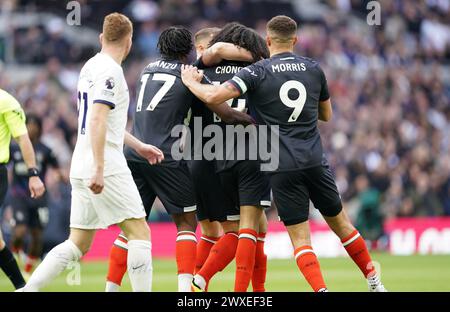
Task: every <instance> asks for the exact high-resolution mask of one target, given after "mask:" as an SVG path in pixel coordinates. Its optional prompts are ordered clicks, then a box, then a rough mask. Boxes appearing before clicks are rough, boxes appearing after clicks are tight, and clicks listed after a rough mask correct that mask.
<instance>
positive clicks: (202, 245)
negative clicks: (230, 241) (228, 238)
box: [194, 235, 220, 274]
mask: <svg viewBox="0 0 450 312" xmlns="http://www.w3.org/2000/svg"><path fill="white" fill-rule="evenodd" d="M219 239H220V238H219V237H211V236H206V235H202V237H201V238H200V241H199V242H198V244H197V256H196V259H195V271H194V274H196V273H197V272H198V271H200V269H201V268H202V267H203V264H205V261H206V259H208V256H209V252H210V251H211V248H213V246H214V244H215V243H217V241H218V240H219Z"/></svg>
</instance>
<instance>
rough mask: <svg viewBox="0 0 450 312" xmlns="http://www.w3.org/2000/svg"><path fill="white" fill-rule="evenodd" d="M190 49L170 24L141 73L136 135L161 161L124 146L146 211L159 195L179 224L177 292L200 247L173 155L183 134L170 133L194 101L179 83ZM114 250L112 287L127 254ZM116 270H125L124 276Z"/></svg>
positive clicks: (185, 179)
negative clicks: (151, 160) (155, 150)
mask: <svg viewBox="0 0 450 312" xmlns="http://www.w3.org/2000/svg"><path fill="white" fill-rule="evenodd" d="M192 48H193V42H192V35H191V33H190V32H189V31H188V30H187V29H185V28H183V27H170V28H167V29H166V30H164V31H163V32H162V33H161V35H160V37H159V41H158V49H159V52H160V54H161V58H160V59H158V60H157V61H155V62H152V63H150V64H149V65H148V66H147V67H146V68H145V69H144V70H143V72H142V74H141V79H140V82H141V83H140V86H139V87H138V90H137V91H138V92H137V94H138V99H137V103H136V112H135V114H134V121H133V131H132V133H133V135H134V136H136V137H137V138H139V140H142V141H143V142H146V143H150V142H151V143H152V144H154V145H155V146H157V147H158V148H159V149H160V150H161V151H162V152H163V153H164V160H163V162H162V163H161V164H158V165H154V166H150V165H148V164H147V163H146V160H145V159H143V158H141V157H140V156H139V155H137V154H136V153H135V152H134V150H132V149H128V148H126V149H125V156H126V158H127V161H128V166H129V168H130V170H131V173H132V175H133V179H134V181H135V183H136V185H137V187H138V189H139V192H140V195H141V198H142V201H143V203H144V207H145V209H146V212H147V215H148V214H149V213H150V209H151V207H152V205H153V202H154V200H155V198H156V196H158V198H159V199H160V200H161V202H162V203H163V205H164V207H165V209H166V210H167V212H168V213H169V214H170V215H171V216H172V218H173V220H174V222H175V225H176V227H177V231H178V234H177V239H176V261H177V266H178V290H179V291H191V282H192V278H193V273H194V268H195V258H196V246H197V239H196V235H195V230H196V227H197V220H196V212H195V211H196V199H195V194H194V186H193V183H192V180H191V176H190V172H189V169H188V167H187V164H186V161H184V160H177V159H174V158H173V153H172V151H173V149H174V148H175V150H179V148H180V146H179V143H180V141H181V140H180V138H179V137H176V136H173V135H172V132H173V129H176V127H178V126H181V125H183V122H184V120H185V118H186V117H187V115H188V111H189V109H190V108H191V105H192V102H193V101H194V99H195V96H194V95H193V94H192V93H191V92H190V91H189V89H187V88H186V87H185V86H184V84H183V83H182V81H181V65H183V64H185V63H186V61H187V57H188V55H189V53H190V52H191V50H192ZM211 109H212V110H214V112H215V113H217V114H218V115H219V116H221V118H223V119H225V120H226V121H227V122H230V123H239V124H249V123H252V122H253V120H252V118H251V117H250V116H248V115H247V114H244V113H241V112H238V111H236V110H233V109H232V108H230V107H229V106H228V105H227V104H226V103H221V104H219V105H214V106H211ZM117 248H120V249H122V250H123V249H126V238H125V237H123V235H121V236H119V237H118V239H117V240H116V241H115V243H114V246H113V250H114V249H117ZM113 250H112V251H111V254H110V269H109V273H108V277H107V280H108V282H107V290H109V291H112V290H117V288H118V287H117V285H120V282H121V280H122V277H123V274H124V273H125V271H126V255H125V256H124V253H121V254H120V255H121V257H120V259H118V257H117V255H118V254H119V253H115V252H113ZM124 262H125V263H124ZM116 268H122V269H121V270H122V271H121V272H120V274H118V270H117V269H116ZM113 284H114V285H113ZM112 286H114V287H112Z"/></svg>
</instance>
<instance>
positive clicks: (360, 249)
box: [341, 230, 375, 277]
mask: <svg viewBox="0 0 450 312" xmlns="http://www.w3.org/2000/svg"><path fill="white" fill-rule="evenodd" d="M341 242H342V246H344V248H345V250H347V253H348V255H349V256H350V257H351V258H352V259H353V261H354V262H355V263H356V265H357V266H358V267H359V269H360V270H361V272H362V273H363V274H364V277H367V276H369V275H372V274H373V273H372V272H375V268H374V266H373V265H372V259H371V258H370V254H369V250H367V246H366V242H365V241H364V239H363V238H362V236H361V235H360V234H359V232H358V231H357V230H354V231H353V232H352V233H351V234H350V235H349V236H347V237H345V238H344V239H342V240H341Z"/></svg>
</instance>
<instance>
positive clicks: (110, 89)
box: [93, 69, 119, 109]
mask: <svg viewBox="0 0 450 312" xmlns="http://www.w3.org/2000/svg"><path fill="white" fill-rule="evenodd" d="M118 85H119V75H118V74H117V72H116V71H115V70H114V69H109V70H105V71H104V72H102V73H101V74H100V75H98V77H96V79H95V81H94V97H93V103H94V104H95V103H99V104H105V105H108V106H110V107H111V109H113V108H114V107H115V106H116V104H117V103H116V102H117V94H118Z"/></svg>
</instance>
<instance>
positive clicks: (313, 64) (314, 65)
mask: <svg viewBox="0 0 450 312" xmlns="http://www.w3.org/2000/svg"><path fill="white" fill-rule="evenodd" d="M296 58H297V59H298V61H299V62H302V63H304V64H305V65H306V66H307V67H308V68H310V69H315V70H317V71H319V72H322V68H321V67H320V63H319V61H317V60H315V59H312V58H310V57H306V56H302V55H296Z"/></svg>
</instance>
